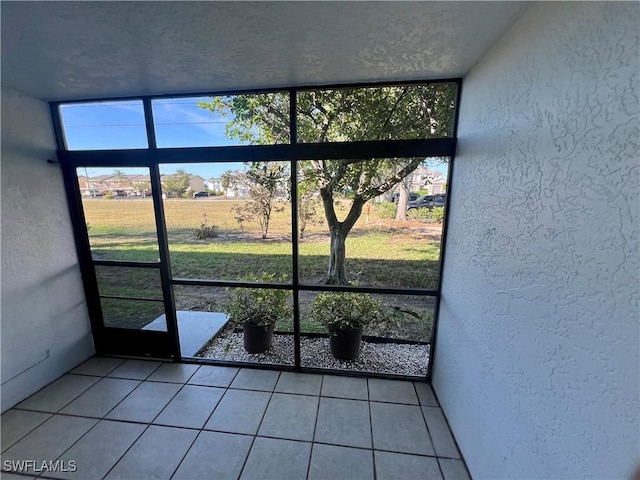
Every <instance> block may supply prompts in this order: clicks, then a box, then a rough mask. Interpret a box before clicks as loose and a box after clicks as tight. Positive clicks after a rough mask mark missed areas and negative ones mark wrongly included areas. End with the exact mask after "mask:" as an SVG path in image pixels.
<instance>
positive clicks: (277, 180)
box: [234, 162, 289, 238]
mask: <svg viewBox="0 0 640 480" xmlns="http://www.w3.org/2000/svg"><path fill="white" fill-rule="evenodd" d="M288 175H289V166H288V164H287V163H286V162H253V163H252V164H251V167H250V168H249V171H248V172H247V173H246V174H245V175H244V183H245V184H246V186H247V188H248V192H249V199H250V200H249V202H248V203H247V204H246V205H245V206H244V208H243V209H242V210H241V209H240V208H239V207H237V206H234V209H235V211H236V220H237V221H238V223H239V224H242V223H243V222H246V221H252V220H254V221H257V222H258V224H259V225H260V234H261V238H267V234H268V233H269V223H270V222H271V215H272V213H273V212H281V211H282V210H284V206H282V205H279V204H278V203H277V201H276V199H277V198H278V197H279V196H282V195H283V194H285V193H286V180H287V179H288ZM238 178H240V177H238Z"/></svg>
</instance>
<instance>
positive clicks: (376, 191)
mask: <svg viewBox="0 0 640 480" xmlns="http://www.w3.org/2000/svg"><path fill="white" fill-rule="evenodd" d="M423 161H424V159H423V158H422V157H416V158H414V159H413V160H411V161H410V162H409V163H408V164H407V165H405V167H404V168H403V169H402V170H400V171H399V172H398V173H396V174H395V175H393V176H392V177H389V178H388V179H387V181H385V182H383V183H382V184H380V185H378V186H377V187H372V188H369V189H367V190H365V191H364V192H363V193H362V198H364V199H365V200H369V199H371V198H374V197H377V196H378V195H382V194H383V193H384V192H386V191H387V190H389V189H391V188H392V187H393V186H394V185H397V184H398V183H400V182H401V181H402V179H403V178H404V177H406V176H407V175H409V174H410V173H411V172H413V171H414V170H415V169H416V168H418V165H420V164H421V163H422V162H423Z"/></svg>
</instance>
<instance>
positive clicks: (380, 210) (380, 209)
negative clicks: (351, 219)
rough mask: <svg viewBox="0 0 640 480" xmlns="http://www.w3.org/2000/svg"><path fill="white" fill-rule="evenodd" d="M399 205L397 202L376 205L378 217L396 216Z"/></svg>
mask: <svg viewBox="0 0 640 480" xmlns="http://www.w3.org/2000/svg"><path fill="white" fill-rule="evenodd" d="M397 213H398V206H397V205H396V204H395V203H379V204H377V205H376V216H377V217H378V218H396V214H397Z"/></svg>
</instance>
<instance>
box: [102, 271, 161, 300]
mask: <svg viewBox="0 0 640 480" xmlns="http://www.w3.org/2000/svg"><path fill="white" fill-rule="evenodd" d="M95 269H96V278H97V280H98V291H99V292H100V295H109V296H116V297H134V298H143V299H147V300H162V284H161V282H160V270H159V269H156V268H131V267H111V266H104V265H96V266H95Z"/></svg>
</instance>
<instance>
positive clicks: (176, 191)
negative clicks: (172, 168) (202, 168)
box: [163, 169, 190, 197]
mask: <svg viewBox="0 0 640 480" xmlns="http://www.w3.org/2000/svg"><path fill="white" fill-rule="evenodd" d="M189 186H190V183H189V174H188V173H187V172H185V171H184V170H183V169H179V170H177V171H176V173H174V174H173V175H167V177H166V178H165V180H164V185H163V188H164V191H165V192H166V193H167V195H168V196H169V197H181V196H183V195H184V194H185V193H186V192H187V190H189Z"/></svg>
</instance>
